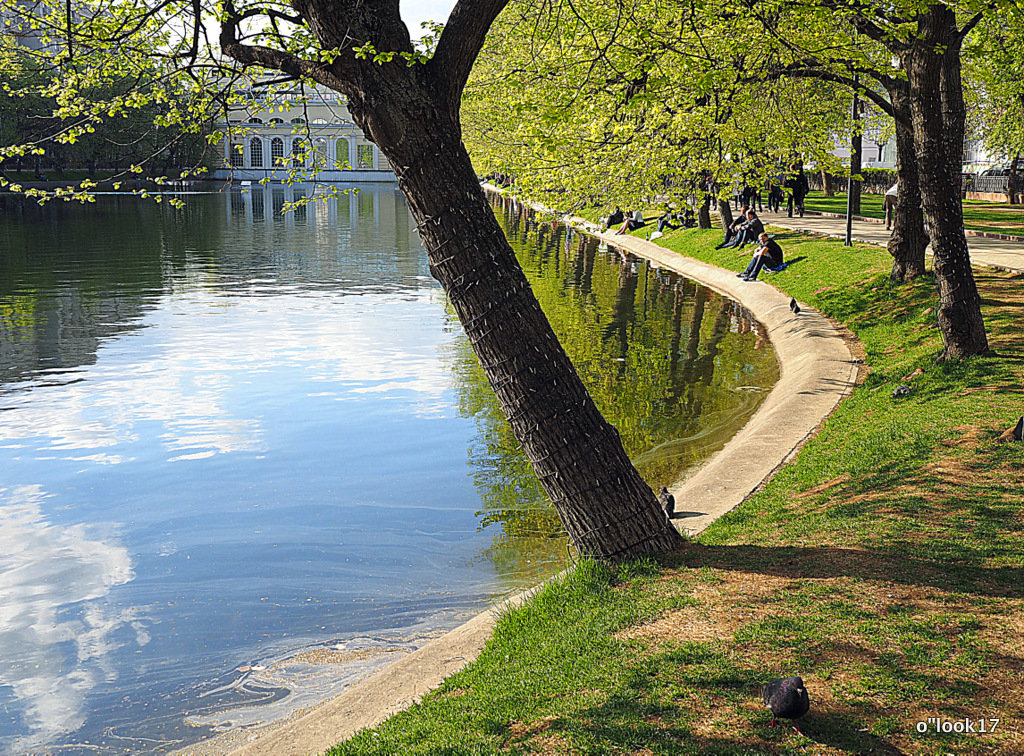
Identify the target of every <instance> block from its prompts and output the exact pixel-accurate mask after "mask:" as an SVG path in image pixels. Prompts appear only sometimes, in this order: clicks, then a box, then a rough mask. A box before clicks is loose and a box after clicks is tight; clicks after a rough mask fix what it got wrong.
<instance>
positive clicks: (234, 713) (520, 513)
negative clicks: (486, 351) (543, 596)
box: [0, 186, 777, 754]
mask: <svg viewBox="0 0 1024 756" xmlns="http://www.w3.org/2000/svg"><path fill="white" fill-rule="evenodd" d="M296 191H300V190H293V189H287V190H283V189H273V190H271V189H266V190H264V189H254V190H252V191H250V192H246V193H241V192H237V191H235V192H229V193H222V194H211V195H193V196H187V197H185V199H186V202H187V205H186V208H185V209H184V210H182V211H174V210H172V209H170V208H167V207H163V206H159V205H156V204H153V203H152V202H146V201H142V200H137V199H135V198H130V197H101V198H99V199H98V201H97V202H96V204H95V205H90V206H77V205H52V206H47V207H45V208H39V207H37V206H35V205H32V204H24V203H22V202H20V201H18V200H16V199H12V198H0V752H4V753H12V754H37V753H39V754H49V753H53V754H58V753H59V754H78V753H82V754H86V753H88V754H96V753H139V754H142V753H166V752H168V751H171V750H174V749H175V748H180V747H182V746H183V745H185V744H187V743H189V742H193V741H196V740H199V739H201V738H204V737H207V736H209V735H210V734H211V733H213V732H216V731H217V730H218V729H223V728H225V727H228V726H234V725H246V724H250V723H253V722H256V721H260V720H265V719H269V718H273V717H277V716H282V715H284V714H286V713H287V712H288V711H289V710H291V709H293V708H294V707H296V706H301V705H304V704H308V703H310V702H312V701H314V700H317V699H319V698H322V697H324V696H326V695H329V694H331V693H333V692H336V691H338V690H340V689H341V688H342V687H344V685H346V684H347V683H349V682H350V681H351V680H353V679H357V678H358V677H359V676H360V675H363V674H365V673H366V672H367V671H370V670H372V669H375V668H378V667H379V666H381V665H383V664H385V663H387V662H388V661H390V660H391V659H394V658H396V657H397V656H399V655H401V654H402V653H404V652H406V651H408V650H410V649H412V648H415V647H418V646H419V645H422V643H423V642H424V641H425V639H427V638H429V637H432V636H433V635H436V634H437V633H438V632H441V631H443V630H445V629H447V628H450V627H452V626H454V625H455V624H458V623H459V622H460V621H462V620H463V619H465V618H466V617H467V616H468V615H470V614H472V613H475V612H476V611H479V610H480V609H481V608H483V607H484V606H486V604H487V603H488V602H490V601H492V600H494V598H495V597H497V596H502V595H506V594H508V593H510V592H513V591H515V590H517V589H519V588H521V587H524V586H526V585H529V584H532V583H534V582H536V581H537V580H538V579H540V578H541V577H543V576H545V575H547V574H550V573H551V572H553V571H554V570H556V569H557V568H558V567H559V566H560V565H561V564H562V561H563V559H564V557H565V553H566V548H565V541H564V538H563V537H562V535H561V533H560V531H559V528H558V525H557V519H556V518H555V517H554V516H553V514H552V513H551V511H550V509H549V508H548V507H547V505H546V504H545V502H544V499H543V496H542V495H541V493H540V491H539V487H538V485H537V483H536V481H535V480H534V479H533V477H532V475H531V474H530V472H529V468H528V465H527V464H526V462H525V461H524V459H523V457H522V455H521V453H520V452H519V450H518V447H517V444H516V443H515V441H514V440H513V439H512V437H511V435H510V433H509V431H508V429H507V427H506V426H505V424H504V422H503V421H502V420H501V415H500V412H499V411H498V409H497V406H496V402H495V400H494V398H493V395H492V394H491V392H490V390H489V388H488V387H487V385H486V381H485V380H484V379H483V376H482V374H481V373H480V370H479V368H478V366H477V364H476V362H475V358H474V357H473V356H472V352H471V351H470V349H469V346H468V343H467V342H466V340H465V338H464V336H463V335H462V331H461V329H460V327H459V325H458V322H457V320H456V319H455V318H454V316H453V314H452V313H451V311H450V309H449V308H448V307H447V305H446V302H445V299H444V296H443V295H442V293H441V291H440V289H439V287H438V286H437V284H436V282H434V281H433V279H431V278H430V277H429V275H428V271H427V265H426V259H425V255H424V253H423V250H422V248H421V246H420V244H419V241H418V238H417V236H416V233H415V229H414V226H413V223H412V221H411V218H410V216H409V213H408V210H407V209H406V206H405V203H404V201H403V200H402V198H401V197H400V195H399V194H398V192H397V191H396V190H395V189H394V188H393V187H390V186H371V187H366V188H364V189H363V190H362V191H361V192H360V193H359V194H358V195H357V196H351V197H341V198H338V199H332V200H330V201H328V202H326V203H324V204H315V205H311V206H309V207H306V208H300V209H299V210H297V211H295V212H292V213H282V212H281V210H282V207H283V206H284V203H285V202H286V201H288V200H290V199H294V197H295V192H296ZM496 211H497V212H498V214H499V216H500V217H501V218H502V219H503V222H505V223H506V226H507V228H508V231H509V235H510V237H511V238H512V240H513V243H514V246H515V247H516V249H517V253H518V254H519V255H520V258H521V260H522V262H523V265H524V268H526V269H527V272H528V275H529V276H530V278H531V280H532V281H533V283H534V287H535V289H536V291H537V293H538V297H539V298H540V299H541V301H542V304H543V305H544V307H545V310H546V311H547V312H548V315H549V317H550V318H551V320H552V322H553V324H554V325H555V327H556V330H558V332H559V334H560V336H561V337H562V339H563V341H564V343H565V345H566V348H567V349H568V351H569V352H570V355H571V356H572V357H573V359H574V361H575V362H576V363H577V365H578V366H579V368H580V371H581V373H582V374H583V375H584V377H585V380H586V381H587V382H588V384H589V385H590V387H591V390H592V391H593V393H594V395H595V397H596V398H597V400H598V402H599V404H600V405H601V407H602V409H603V411H605V413H606V414H607V415H608V416H609V418H610V419H611V420H612V421H613V422H615V423H616V425H618V427H619V428H620V431H621V432H622V434H623V439H624V441H625V443H626V445H627V448H628V449H629V451H630V453H631V455H632V456H633V457H634V459H635V460H636V462H637V464H638V466H639V467H640V469H641V471H642V472H643V473H644V474H645V476H646V477H647V478H648V480H649V481H650V482H651V483H652V485H660V484H662V483H671V482H672V481H673V480H675V479H676V478H677V477H678V476H680V475H681V474H684V473H685V471H686V470H687V469H689V468H691V467H692V466H693V465H696V464H699V463H700V461H701V460H702V459H704V458H705V457H706V456H707V454H708V453H709V452H710V451H713V450H714V449H716V448H718V447H720V446H721V445H722V444H723V443H724V442H725V441H726V440H728V438H729V437H730V436H731V435H732V434H733V433H734V432H735V430H736V429H738V428H739V427H741V426H742V424H743V423H744V422H745V420H746V418H747V417H749V415H750V414H751V413H752V412H753V410H754V409H755V408H756V406H757V405H758V404H759V403H760V401H761V399H762V398H763V396H764V394H765V392H766V389H765V388H764V387H766V386H770V385H771V384H772V383H774V381H775V379H776V377H777V367H776V363H775V358H774V354H773V352H772V350H771V348H770V346H768V345H767V343H766V342H765V340H764V338H763V336H762V335H761V330H760V328H759V326H758V325H757V324H756V323H754V322H752V321H751V320H750V318H749V316H748V315H747V313H746V312H745V311H743V310H742V308H739V307H738V306H737V305H736V304H734V303H732V302H729V301H728V300H725V299H723V298H721V297H720V296H718V295H717V294H714V293H712V292H710V291H708V290H706V289H703V288H701V287H698V286H696V285H695V284H693V283H691V282H688V281H686V280H685V279H679V278H677V277H676V276H674V275H670V274H667V273H665V272H664V271H658V270H655V269H652V268H650V267H648V266H647V265H646V264H644V263H642V262H640V261H638V260H635V259H632V258H629V257H623V256H620V255H619V254H618V253H616V252H615V251H614V250H609V249H606V248H602V247H598V246H597V245H596V244H595V243H594V242H593V241H589V240H585V239H582V238H580V237H578V236H572V235H571V234H567V233H566V232H565V230H564V229H561V228H560V227H553V226H551V225H550V224H547V223H542V222H539V221H538V219H537V218H535V217H533V216H532V215H531V214H530V213H528V212H526V211H525V210H524V209H523V208H521V207H519V206H517V205H514V204H512V203H507V202H506V203H504V204H497V205H496Z"/></svg>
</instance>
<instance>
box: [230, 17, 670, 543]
mask: <svg viewBox="0 0 1024 756" xmlns="http://www.w3.org/2000/svg"><path fill="white" fill-rule="evenodd" d="M507 1H508V0H460V1H459V2H458V4H457V5H456V6H455V8H454V10H453V11H452V13H451V16H450V18H449V20H448V23H447V25H446V26H445V29H444V31H443V32H442V34H441V37H440V39H439V41H438V44H437V48H436V51H435V54H434V56H433V57H432V58H431V59H430V60H429V61H428V62H426V63H415V64H414V65H407V64H406V60H404V59H403V58H402V55H401V54H402V53H405V54H406V55H411V54H412V53H413V47H412V44H411V42H410V39H409V34H408V31H407V30H406V27H405V25H404V24H403V23H402V21H401V19H400V17H399V13H398V2H397V0H392V2H386V3H385V2H379V0H293V7H294V9H295V11H296V12H297V14H298V16H299V18H297V19H296V20H297V21H300V22H301V23H303V24H304V25H305V26H306V27H307V28H309V30H310V31H311V32H312V33H313V34H314V35H315V37H316V39H317V41H318V42H319V44H320V46H321V48H322V49H323V50H337V51H339V52H338V54H337V55H336V56H334V57H333V60H332V61H331V62H329V63H322V62H316V61H307V60H303V59H300V58H298V57H296V56H295V55H293V54H289V53H285V52H282V51H280V50H275V49H270V48H267V47H260V46H253V45H248V44H243V43H241V42H240V41H239V33H240V32H239V26H240V24H241V23H242V22H243V21H244V20H245V19H244V14H241V13H236V12H234V9H233V8H232V7H231V6H230V5H229V6H228V8H227V10H228V18H227V22H226V23H225V24H224V26H223V27H222V32H221V48H222V49H223V51H224V53H226V54H227V55H229V56H230V57H232V58H234V59H235V60H236V61H238V62H239V63H241V64H242V65H243V66H245V65H259V66H263V67H267V68H274V69H278V70H281V71H285V72H286V73H289V74H293V75H297V76H306V77H309V78H311V79H313V80H314V81H317V82H318V83H320V84H323V85H325V86H327V87H330V88H332V89H335V90H337V91H338V92H341V93H342V94H344V95H345V96H346V97H347V98H348V107H349V111H350V112H351V114H352V117H353V119H354V120H355V122H356V124H357V125H358V126H359V127H360V128H362V130H363V132H364V133H365V134H366V135H367V137H368V138H369V139H371V140H372V141H373V142H375V143H376V144H377V146H378V147H379V148H380V150H381V151H382V152H383V153H384V155H385V156H386V157H387V159H388V160H389V161H390V163H391V165H392V167H393V168H394V170H395V174H396V175H397V177H398V182H399V186H400V188H401V190H402V192H403V194H404V195H405V197H406V199H407V200H408V202H409V207H410V209H411V210H412V214H413V217H414V218H415V220H416V223H417V227H418V229H419V233H420V236H421V238H422V240H423V243H424V246H425V247H426V249H427V254H428V257H429V262H430V270H431V273H432V274H433V276H434V277H435V278H436V279H437V280H438V281H439V282H440V283H441V285H442V286H443V287H444V290H445V292H446V293H447V295H448V297H449V298H450V300H451V302H452V305H453V306H454V308H455V310H456V312H457V313H458V316H459V319H460V320H461V321H462V325H463V328H464V329H465V332H466V335H467V337H468V338H469V340H470V343H471V344H472V345H473V349H474V350H475V352H476V354H477V356H478V358H479V359H480V362H481V365H482V366H483V369H484V372H485V373H486V375H487V379H488V381H489V382H490V384H491V387H492V388H493V389H494V392H495V394H496V395H497V397H498V400H499V402H500V404H501V408H502V410H503V411H504V413H505V415H506V417H507V418H508V421H509V423H510V424H511V426H512V429H513V431H514V432H515V434H516V437H517V438H518V439H519V441H520V442H521V443H522V445H523V448H524V449H525V451H526V454H527V456H528V457H529V459H530V462H531V464H532V465H533V468H534V471H535V472H536V474H537V477H538V479H539V480H540V482H541V484H542V485H543V486H544V489H545V491H546V492H547V494H548V496H549V497H550V498H551V501H552V503H553V504H554V506H555V509H556V510H557V511H558V514H559V516H560V517H561V519H562V522H563V524H564V525H565V528H566V530H567V531H568V533H569V537H570V538H571V539H572V542H573V544H574V545H575V546H576V548H577V549H578V550H579V551H580V552H581V553H583V554H586V555H591V556H594V557H597V558H599V559H607V560H618V559H625V558H631V557H635V556H640V555H645V554H653V553H660V552H667V551H670V550H673V549H675V548H678V547H679V546H680V545H681V544H682V537H681V536H680V535H679V534H678V533H677V532H676V530H675V528H674V527H673V526H672V525H671V523H669V522H668V520H667V519H666V517H665V515H664V513H663V512H662V511H661V508H660V506H659V504H658V501H657V499H656V498H655V496H654V493H653V492H652V491H651V489H650V487H649V486H648V485H647V484H646V483H645V482H644V480H643V479H642V478H641V477H640V474H639V473H638V472H637V471H636V469H635V468H634V467H633V465H632V464H631V463H630V461H629V458H628V457H627V455H626V452H625V450H624V449H623V447H622V443H621V440H620V438H619V434H618V432H617V431H616V430H615V428H613V427H612V426H611V425H610V424H609V423H608V422H607V421H606V420H605V419H604V418H603V417H602V416H601V414H600V412H599V411H598V410H597V407H596V406H595V405H594V402H593V400H592V399H591V397H590V395H589V394H588V393H587V390H586V388H585V387H584V386H583V383H582V382H581V381H580V378H579V376H578V375H577V373H576V370H575V368H574V367H573V365H572V363H571V362H570V361H569V358H568V356H567V355H566V354H565V351H564V350H563V349H562V346H561V345H560V344H559V342H558V338H557V337H556V336H555V334H554V332H553V331H552V330H551V326H550V325H549V324H548V321H547V319H546V317H545V316H544V313H543V312H542V311H541V309H540V305H539V304H538V303H537V300H536V298H535V297H534V294H533V291H532V290H531V288H530V286H529V283H528V282H527V280H526V276H525V275H524V274H523V271H522V269H521V268H520V267H519V264H518V262H517V260H516V258H515V255H514V254H513V252H512V248H511V247H510V246H509V244H508V242H507V241H506V239H505V236H504V234H503V233H502V231H501V227H500V226H499V225H498V222H497V219H496V218H495V216H494V213H493V211H492V209H491V207H490V205H489V203H488V202H487V198H486V196H485V195H484V192H483V190H482V189H481V187H480V184H479V182H478V180H477V176H476V173H475V171H474V170H473V166H472V164H471V163H470V160H469V155H468V154H467V152H466V149H465V147H464V146H463V144H462V137H461V127H460V125H459V102H460V98H461V95H462V89H463V87H464V86H465V83H466V79H467V77H468V76H469V71H470V68H471V67H472V65H473V62H474V60H475V59H476V56H477V54H478V53H479V51H480V48H481V46H482V45H483V41H484V37H485V35H486V33H487V30H488V29H489V27H490V25H491V23H492V22H493V20H494V19H495V18H496V17H497V15H498V13H500V12H501V10H502V8H503V7H504V6H505V4H506V3H507ZM367 43H369V44H370V45H372V47H373V48H374V50H375V51H377V53H384V54H385V55H386V54H390V53H396V54H397V55H396V57H395V58H394V59H393V60H392V61H390V62H384V63H382V64H381V63H374V62H372V60H369V59H367V60H363V59H358V58H357V57H356V56H355V55H353V54H352V53H351V50H352V49H353V48H354V47H361V46H363V45H365V44H367ZM372 57H373V56H372V55H371V56H370V58H372Z"/></svg>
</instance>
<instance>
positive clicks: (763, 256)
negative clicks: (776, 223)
mask: <svg viewBox="0 0 1024 756" xmlns="http://www.w3.org/2000/svg"><path fill="white" fill-rule="evenodd" d="M760 241H761V246H759V247H758V248H757V249H755V250H754V256H753V257H751V258H750V264H749V265H748V266H747V269H746V270H745V271H743V272H742V273H737V274H736V277H737V278H742V279H743V280H744V281H756V280H757V274H758V273H760V272H761V268H768V269H770V270H774V269H775V268H778V267H779V266H781V265H782V263H783V259H782V247H780V246H779V243H778V242H777V241H775V240H774V239H772V238H771V237H770V236H768V234H766V233H762V234H761V237H760Z"/></svg>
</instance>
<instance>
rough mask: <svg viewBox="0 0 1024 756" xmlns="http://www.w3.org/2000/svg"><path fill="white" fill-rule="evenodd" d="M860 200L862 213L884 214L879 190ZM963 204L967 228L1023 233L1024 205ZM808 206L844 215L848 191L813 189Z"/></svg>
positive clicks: (1023, 234) (865, 195)
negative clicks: (833, 191) (819, 190)
mask: <svg viewBox="0 0 1024 756" xmlns="http://www.w3.org/2000/svg"><path fill="white" fill-rule="evenodd" d="M860 202H861V205H860V215H862V216H864V217H866V218H884V217H885V211H884V210H883V209H882V196H881V195H880V194H864V195H861V200H860ZM963 206H964V227H965V228H969V229H972V230H975V231H992V232H995V233H999V234H1013V235H1015V236H1024V205H1008V204H1006V203H1000V202H982V201H980V200H964V203H963ZM806 207H807V209H808V210H817V211H819V212H827V213H839V214H841V215H845V214H846V193H845V192H842V193H837V194H835V195H834V196H832V197H826V196H825V195H824V194H822V193H821V192H811V193H810V194H809V195H808V196H807V201H806Z"/></svg>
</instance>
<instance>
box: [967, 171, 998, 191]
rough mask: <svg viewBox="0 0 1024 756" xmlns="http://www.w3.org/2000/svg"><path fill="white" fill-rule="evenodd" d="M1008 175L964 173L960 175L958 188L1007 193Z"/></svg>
mask: <svg viewBox="0 0 1024 756" xmlns="http://www.w3.org/2000/svg"><path fill="white" fill-rule="evenodd" d="M1009 185H1010V177H1009V176H975V175H974V174H973V173H965V174H963V175H962V176H961V183H960V190H961V191H962V192H963V193H964V194H966V193H967V192H986V193H988V194H1008V193H1009Z"/></svg>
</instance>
